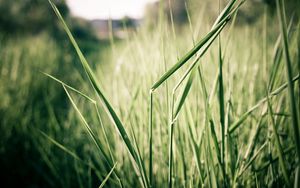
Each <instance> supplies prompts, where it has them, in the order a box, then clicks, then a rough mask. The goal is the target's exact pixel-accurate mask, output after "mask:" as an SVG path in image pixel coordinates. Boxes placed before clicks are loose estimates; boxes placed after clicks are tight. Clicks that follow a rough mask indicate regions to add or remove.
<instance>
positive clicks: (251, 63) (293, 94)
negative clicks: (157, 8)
mask: <svg viewBox="0 0 300 188" xmlns="http://www.w3.org/2000/svg"><path fill="white" fill-rule="evenodd" d="M49 2H50V5H51V6H52V8H53V10H54V12H55V13H56V14H57V17H58V18H57V19H59V20H60V22H61V23H62V27H63V28H64V29H65V31H66V39H69V41H70V43H71V44H72V45H73V47H74V49H72V50H66V49H65V50H64V49H61V48H59V47H58V46H57V44H56V43H54V42H52V41H51V40H50V39H49V38H48V37H47V36H46V35H40V36H38V37H35V38H28V39H27V40H18V39H14V40H8V41H7V40H4V39H1V40H2V41H3V44H4V45H0V59H1V63H0V78H1V80H0V82H1V83H0V93H1V98H2V100H0V119H1V121H0V122H1V129H2V130H1V132H2V133H1V135H2V136H1V137H2V138H1V148H0V154H1V155H0V157H1V164H6V165H5V166H4V167H3V168H4V170H3V172H1V173H3V174H1V176H4V177H9V176H14V175H15V172H14V170H11V167H13V168H18V167H20V166H23V167H24V168H23V171H22V170H21V171H20V172H18V173H21V174H22V173H24V174H27V173H28V172H34V173H38V174H39V176H36V177H32V178H36V179H35V180H34V182H35V183H36V184H37V186H46V187H74V186H75V187H95V186H100V187H103V186H104V187H119V186H120V187H167V186H168V187H244V186H246V187H292V186H294V187H298V186H299V182H298V181H299V177H300V174H299V160H300V137H299V106H300V105H299V104H300V101H299V89H300V84H299V72H300V71H299V70H300V42H299V41H300V39H299V38H300V30H299V23H298V21H297V19H296V18H295V17H296V16H295V17H287V16H286V11H285V7H284V1H283V0H277V1H276V3H277V5H278V6H277V10H276V15H274V17H269V16H267V13H266V12H265V13H264V15H263V16H262V17H261V18H260V19H259V20H258V21H257V22H256V23H254V24H251V25H248V24H242V23H239V19H238V18H239V8H240V6H241V8H242V7H243V6H244V4H243V2H244V1H239V0H231V1H229V2H228V5H226V6H224V7H221V8H220V9H221V10H220V11H219V12H220V13H219V16H217V17H216V18H215V21H213V22H211V20H210V19H208V18H207V17H206V13H205V9H203V10H202V11H199V12H197V14H196V13H195V12H194V13H192V14H189V23H187V24H186V25H185V26H183V27H180V28H178V27H175V26H174V23H173V22H171V23H168V22H167V21H166V19H167V17H166V16H165V15H164V14H160V17H159V21H158V23H157V24H156V27H154V28H152V29H151V30H149V28H146V27H141V28H139V29H138V31H137V32H136V33H134V34H132V36H130V37H129V38H128V39H126V40H123V41H118V42H116V43H115V42H114V40H111V42H110V45H107V47H106V48H101V50H99V53H94V54H93V55H90V56H89V55H86V54H83V53H82V52H81V50H80V45H79V46H78V45H77V43H76V39H74V38H73V36H72V34H71V32H70V31H69V30H68V26H67V25H66V24H65V23H64V19H63V17H61V16H60V13H59V10H58V9H56V7H55V5H54V4H53V3H52V2H51V1H49ZM246 3H249V2H246ZM222 10H223V11H222ZM16 44H18V45H16ZM15 156H20V159H19V160H17V161H13V160H11V159H12V157H15ZM18 161H20V164H19V163H18ZM5 170H7V174H6V173H5ZM23 177H27V176H23ZM28 178H29V180H30V175H28ZM8 181H13V178H12V180H8ZM24 181H25V180H24ZM25 182H26V181H25ZM27 183H28V184H29V185H30V182H27ZM27 186H28V185H27Z"/></svg>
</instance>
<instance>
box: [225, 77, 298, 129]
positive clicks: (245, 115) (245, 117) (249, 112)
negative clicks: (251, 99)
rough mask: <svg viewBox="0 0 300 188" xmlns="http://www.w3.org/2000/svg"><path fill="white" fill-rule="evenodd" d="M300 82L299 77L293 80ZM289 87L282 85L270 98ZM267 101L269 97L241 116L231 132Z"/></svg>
mask: <svg viewBox="0 0 300 188" xmlns="http://www.w3.org/2000/svg"><path fill="white" fill-rule="evenodd" d="M297 80H299V75H297V76H295V77H294V78H293V80H292V82H296V81H297ZM287 87H288V83H285V84H282V85H281V86H280V87H278V88H277V89H275V90H274V91H273V92H272V93H270V94H269V97H270V98H272V97H274V96H277V95H278V94H280V93H281V92H282V91H284V90H285V89H286V88H287ZM266 101H267V97H264V98H263V99H261V100H260V101H259V102H257V103H256V104H255V105H254V106H252V107H251V108H250V109H249V110H248V111H247V112H245V113H244V114H243V115H241V116H240V118H239V119H238V120H237V121H235V122H234V123H233V124H232V125H231V126H230V127H229V132H230V133H232V132H234V131H235V130H236V129H237V128H238V127H239V126H240V125H241V124H242V123H243V122H244V121H245V120H246V119H247V118H248V117H249V115H250V114H251V113H252V112H253V111H254V110H256V109H257V108H258V107H260V106H261V105H262V104H264V103H265V102H266Z"/></svg>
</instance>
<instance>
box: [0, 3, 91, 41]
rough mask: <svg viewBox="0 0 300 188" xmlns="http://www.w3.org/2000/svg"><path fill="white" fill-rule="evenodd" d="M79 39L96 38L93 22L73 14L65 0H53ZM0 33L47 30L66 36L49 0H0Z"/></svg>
mask: <svg viewBox="0 0 300 188" xmlns="http://www.w3.org/2000/svg"><path fill="white" fill-rule="evenodd" d="M53 2H55V4H56V5H57V7H58V9H59V10H60V12H61V14H62V15H63V17H64V18H65V19H66V21H67V23H68V25H69V26H70V29H71V31H72V33H73V34H74V36H75V37H76V38H77V39H78V40H85V41H87V42H88V41H93V40H97V38H96V35H95V34H94V33H95V32H94V31H93V29H92V27H91V25H90V23H89V22H88V21H86V20H83V19H80V18H74V17H72V16H71V15H70V11H69V8H68V6H67V4H66V1H65V0H53ZM0 33H2V35H5V36H6V37H8V38H9V37H10V36H15V35H18V36H27V35H37V34H40V33H47V34H48V35H50V36H51V37H52V38H53V39H55V40H61V39H65V38H66V35H65V32H64V31H63V29H62V27H61V25H60V23H59V20H58V19H57V17H56V15H55V14H54V12H53V10H52V8H51V6H50V4H49V2H48V1H47V0H13V1H9V0H0Z"/></svg>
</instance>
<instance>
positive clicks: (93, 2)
mask: <svg viewBox="0 0 300 188" xmlns="http://www.w3.org/2000/svg"><path fill="white" fill-rule="evenodd" d="M53 1H54V2H55V4H56V5H57V7H58V9H59V11H60V12H61V14H62V15H63V17H64V19H65V20H66V22H67V24H68V26H69V28H70V30H71V32H72V33H73V35H74V37H75V39H76V40H77V42H78V43H79V46H80V48H81V50H82V51H83V53H84V55H85V56H86V57H87V59H88V61H89V63H90V64H91V66H92V67H94V68H95V67H97V66H99V64H101V66H102V67H103V68H102V71H100V72H99V74H100V75H102V76H103V77H105V76H106V75H110V74H113V73H112V72H109V71H106V70H109V69H105V67H107V66H110V65H107V64H109V63H110V62H111V61H112V59H113V55H112V54H113V52H112V51H114V49H116V48H118V46H122V45H123V44H124V43H125V42H127V41H128V40H129V41H130V40H131V38H132V37H134V36H136V35H138V34H139V32H151V33H155V32H158V31H157V23H158V22H159V19H160V18H161V17H160V16H159V15H160V14H163V15H165V16H164V19H165V23H166V24H171V22H170V20H171V17H170V11H171V12H172V14H173V17H172V19H173V20H174V24H175V26H174V27H175V28H176V30H177V31H178V33H177V34H178V35H184V32H185V31H186V30H185V28H188V27H189V23H188V16H190V17H191V18H190V19H192V20H193V23H197V22H198V21H199V23H200V22H201V23H200V27H201V24H202V25H211V24H212V22H213V21H214V20H215V19H216V16H217V15H218V13H219V5H218V1H217V0H213V1H212V0H201V1H199V0H170V1H168V0H166V1H162V0H161V1H158V0H143V1H141V0H128V1H126V0H113V1H111V0H109V1H108V0H107V1H104V0H88V1H86V0H85V1H83V0H66V1H65V0H53ZM227 2H228V1H227V0H226V1H225V0H224V1H223V0H222V1H221V6H222V7H224V5H225V4H226V3H227ZM299 7H300V5H299V1H297V0H289V1H286V9H287V10H288V11H287V13H288V14H289V15H288V16H287V17H291V16H292V15H294V20H295V23H296V20H298V19H299V17H298V15H299V11H300V8H299ZM204 10H205V11H204ZM187 11H188V12H189V14H187ZM203 12H205V13H203ZM200 14H203V15H204V16H203V15H202V16H199V15H200ZM263 15H267V16H268V22H270V23H272V22H275V21H274V20H276V21H277V15H276V7H275V1H274V0H247V1H246V3H245V5H243V8H242V9H241V10H240V11H239V14H238V17H237V20H238V21H237V27H241V28H243V27H246V26H249V25H257V24H260V23H261V22H262V16H263ZM200 17H201V20H198V19H199V18H200ZM258 29H259V28H258ZM272 29H273V28H272V27H270V30H269V32H270V33H272ZM274 30H276V29H274ZM169 34H170V35H171V33H169ZM271 37H272V36H271ZM115 54H116V53H115ZM115 54H114V55H115ZM80 66H81V65H80V63H79V60H78V58H77V56H76V54H75V51H74V49H73V47H72V46H71V44H70V42H69V40H68V38H67V35H66V33H65V32H64V30H63V28H62V26H61V24H60V22H59V20H58V19H57V17H56V15H55V14H54V12H53V10H52V8H51V6H50V4H49V3H48V1H47V0H13V1H10V0H0V134H1V135H0V179H1V184H2V185H6V186H5V187H14V186H22V187H78V185H81V186H83V187H86V186H85V185H87V184H86V182H89V185H92V186H93V187H94V186H95V185H98V183H99V182H97V177H96V175H95V173H94V172H93V170H91V169H89V168H86V169H85V167H82V168H81V167H79V166H80V165H81V164H78V163H76V162H74V161H73V160H71V158H70V157H69V155H68V154H66V153H64V152H61V150H60V149H58V148H56V147H53V146H51V145H50V144H49V142H48V141H47V140H46V139H45V138H44V137H42V136H41V134H40V132H39V130H42V131H43V132H45V133H46V134H47V135H50V136H51V137H55V138H56V139H57V140H60V141H62V142H63V143H64V144H65V145H67V146H68V147H69V148H72V149H73V150H74V151H76V153H77V154H78V155H79V156H81V157H83V158H86V159H87V160H88V161H90V162H91V163H92V162H93V161H94V160H95V158H97V157H96V156H97V155H96V154H93V152H92V150H93V149H92V148H90V147H88V146H87V145H89V144H91V143H90V141H89V139H87V137H86V136H85V135H86V133H85V131H84V130H82V127H81V126H80V125H79V124H80V121H79V120H78V119H76V118H74V116H75V115H74V112H73V111H70V110H69V109H70V108H71V106H70V104H69V102H68V99H67V97H66V95H65V93H64V91H63V90H62V89H58V88H59V86H58V84H57V83H55V82H54V81H53V80H51V79H49V78H47V77H46V76H45V75H44V74H43V73H42V72H46V73H49V74H51V75H58V76H59V78H60V79H61V80H64V81H65V82H66V83H69V84H70V85H76V87H77V88H80V89H82V90H84V91H86V92H89V91H90V90H89V89H87V86H86V84H83V80H84V79H85V76H84V74H83V71H82V69H81V67H80ZM70 127H72V128H70ZM83 143H86V144H83ZM58 159H59V160H58ZM83 169H84V170H85V172H88V173H83V172H81V170H82V171H83ZM78 177H80V178H78Z"/></svg>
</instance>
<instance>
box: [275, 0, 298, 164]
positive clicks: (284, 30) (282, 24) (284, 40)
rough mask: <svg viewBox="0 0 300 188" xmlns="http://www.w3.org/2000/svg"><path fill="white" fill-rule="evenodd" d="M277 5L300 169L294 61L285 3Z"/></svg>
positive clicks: (281, 2) (277, 2) (280, 0)
mask: <svg viewBox="0 0 300 188" xmlns="http://www.w3.org/2000/svg"><path fill="white" fill-rule="evenodd" d="M276 4H277V14H278V17H279V21H280V29H281V35H282V44H283V51H284V54H285V63H286V64H285V65H286V75H287V80H288V91H289V100H290V110H291V114H292V124H293V129H294V131H293V132H294V139H295V142H296V151H297V154H298V167H299V164H300V135H299V134H300V133H299V122H298V115H297V107H296V99H295V94H294V83H293V71H292V70H293V67H292V60H291V57H290V49H289V43H288V34H287V28H286V21H285V20H286V19H285V10H284V2H283V1H282V0H276Z"/></svg>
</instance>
